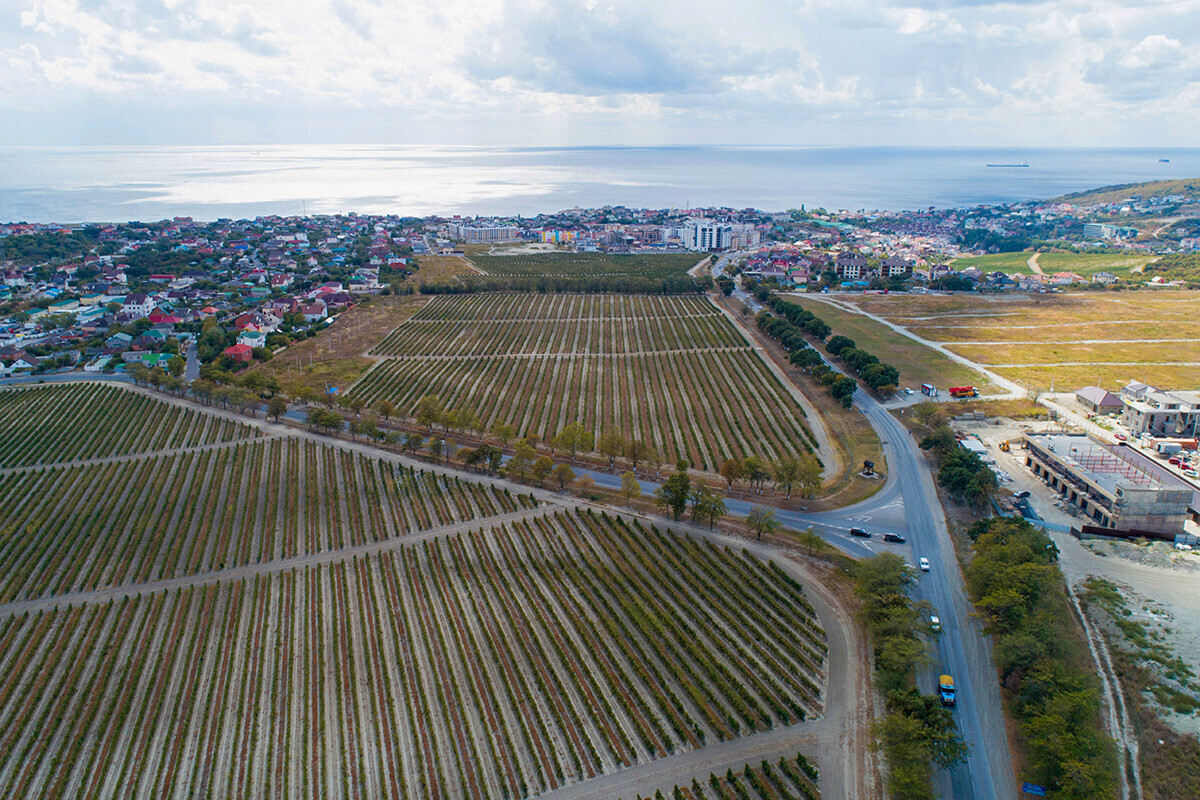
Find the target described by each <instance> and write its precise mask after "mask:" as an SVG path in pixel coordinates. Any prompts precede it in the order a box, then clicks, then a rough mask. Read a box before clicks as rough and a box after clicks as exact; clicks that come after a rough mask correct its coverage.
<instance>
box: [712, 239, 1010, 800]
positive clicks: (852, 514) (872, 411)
mask: <svg viewBox="0 0 1200 800" xmlns="http://www.w3.org/2000/svg"><path fill="white" fill-rule="evenodd" d="M736 255H737V254H733V255H731V256H730V257H728V258H722V259H721V261H720V262H718V264H717V265H716V267H714V269H713V275H714V276H719V275H720V274H721V272H722V271H723V270H724V268H725V266H726V264H727V262H728V261H729V260H730V259H731V258H733V257H736ZM734 294H735V296H736V297H737V298H738V299H739V300H741V301H742V302H743V303H745V304H746V305H747V306H749V307H750V308H751V310H752V311H755V312H757V311H758V310H760V309H761V308H762V306H761V305H760V304H759V303H758V302H757V301H756V300H755V299H754V298H753V297H751V296H750V295H748V294H747V293H746V292H745V291H744V290H742V289H741V287H740V284H739V286H738V288H737V289H736V290H735V292H734ZM868 316H871V315H868ZM879 321H881V322H884V323H885V324H887V323H886V320H879ZM889 327H892V328H893V329H896V330H897V332H898V333H902V334H905V335H909V336H911V334H908V333H907V332H906V331H904V330H903V329H899V328H897V326H893V325H889ZM826 363H829V362H826ZM829 365H830V367H832V368H833V369H838V367H837V366H836V365H834V364H829ZM839 371H840V370H839ZM998 383H1000V384H1001V385H1006V386H1007V387H1008V388H1010V389H1016V390H1018V391H1021V392H1022V394H1023V390H1020V387H1017V386H1015V385H1013V384H1011V383H1010V382H1008V381H1004V380H1003V379H1000V380H999V381H998ZM854 403H855V404H856V405H857V406H858V408H859V410H860V411H862V413H863V415H864V416H865V417H866V418H867V421H868V422H869V423H870V424H871V427H873V428H874V429H875V432H876V433H877V434H878V435H879V439H880V442H881V444H882V445H883V453H884V458H885V460H886V463H887V475H888V478H887V483H886V485H885V486H884V488H883V489H882V490H881V491H880V492H878V493H876V494H875V495H873V496H872V497H870V498H869V499H867V500H865V501H863V502H862V503H858V504H856V505H853V506H849V507H847V508H842V509H838V510H835V511H827V512H821V513H804V512H787V511H777V512H776V517H777V518H778V519H779V520H780V521H781V522H782V523H783V524H785V525H787V526H788V527H796V528H804V527H809V526H812V527H815V528H816V529H817V531H818V532H819V533H822V534H823V535H824V537H825V538H826V539H827V540H829V541H830V542H831V543H833V544H835V545H837V546H838V547H839V548H841V549H842V550H844V551H845V552H847V553H849V554H850V555H855V556H861V555H863V551H867V552H871V551H872V550H873V549H876V548H877V549H879V550H885V549H894V551H896V552H901V553H903V554H904V555H906V556H907V557H908V562H909V563H910V564H914V563H915V560H914V554H916V557H917V558H922V557H923V558H928V559H929V565H930V570H929V572H922V573H919V575H920V580H919V582H918V583H917V585H916V587H914V591H913V594H914V595H915V596H916V597H917V598H918V599H921V600H926V601H928V602H929V603H930V604H931V605H932V606H933V609H934V613H936V614H937V615H938V617H939V618H940V620H941V626H942V634H941V636H939V637H938V641H937V644H936V646H935V647H934V659H933V660H934V663H933V664H932V665H931V666H930V667H928V668H925V669H923V670H919V671H918V683H919V685H920V687H921V689H922V691H925V692H932V691H933V690H934V688H935V687H936V682H937V676H938V675H940V674H942V673H943V672H945V673H949V674H950V675H952V676H954V679H955V686H956V688H957V690H958V705H957V707H956V709H955V711H954V714H955V717H956V718H957V719H958V723H959V728H960V730H961V731H962V735H963V739H964V740H965V741H966V743H967V745H968V746H969V747H970V755H969V756H968V757H967V761H966V763H964V764H960V765H959V766H958V767H956V768H955V769H953V770H950V771H948V772H943V773H941V774H940V775H939V776H938V780H937V782H938V783H940V784H941V785H940V786H939V787H938V788H939V789H940V791H941V794H942V795H943V796H944V797H952V798H954V800H997V798H1004V799H1005V800H1007V798H1011V797H1016V796H1017V788H1016V782H1015V778H1014V776H1013V769H1012V763H1013V762H1012V756H1011V754H1010V752H1009V748H1008V738H1007V733H1006V728H1005V720H1004V708H1003V704H1002V701H1001V699H1000V687H999V684H998V681H997V677H996V670H995V667H994V666H993V661H992V652H991V643H990V640H989V639H988V638H986V636H985V635H984V634H983V631H982V630H981V628H980V626H979V623H978V622H977V621H976V620H975V618H974V617H973V615H972V612H973V607H972V605H971V603H970V600H969V599H968V598H967V595H966V591H965V587H964V585H963V579H962V573H961V572H960V570H959V568H958V559H957V557H956V556H955V553H954V546H953V544H952V543H951V541H950V536H949V532H948V531H947V529H946V518H945V515H944V513H943V511H942V507H941V501H940V499H939V498H938V494H937V489H936V486H935V484H934V479H933V474H932V472H931V470H930V467H929V463H928V462H927V461H926V460H925V456H924V455H923V454H922V453H921V452H920V449H919V448H918V447H917V443H916V442H915V441H914V440H913V438H912V436H910V435H909V433H908V430H907V429H906V428H905V427H904V426H903V425H902V424H901V423H900V421H899V420H897V419H896V418H895V417H893V416H892V414H891V413H890V412H889V411H888V410H887V409H885V408H884V407H883V405H882V404H881V403H880V402H879V401H878V400H876V399H875V398H874V397H873V396H872V395H870V394H868V393H867V392H865V391H863V390H862V389H861V388H859V389H857V390H855V392H854ZM727 504H728V505H729V509H730V511H731V512H733V513H744V509H741V508H738V506H739V505H743V504H739V503H734V502H728V503H727ZM851 526H854V527H861V528H865V529H867V530H869V531H871V532H872V533H873V534H875V536H879V535H880V534H881V533H882V532H884V531H893V532H896V533H902V534H904V535H905V536H906V537H907V539H908V541H907V542H906V543H905V544H904V545H885V544H883V543H882V541H881V540H879V539H877V538H874V537H873V538H871V539H869V540H866V541H864V540H862V539H851V538H850V537H849V535H848V529H849V528H850V527H851ZM867 542H870V544H868V543H867Z"/></svg>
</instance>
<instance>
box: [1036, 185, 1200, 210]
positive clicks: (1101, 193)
mask: <svg viewBox="0 0 1200 800" xmlns="http://www.w3.org/2000/svg"><path fill="white" fill-rule="evenodd" d="M1134 194H1136V195H1140V196H1141V197H1166V196H1168V195H1173V194H1180V195H1184V196H1186V197H1188V198H1190V199H1192V200H1200V178H1184V179H1182V180H1177V181H1147V182H1146V183H1122V184H1118V185H1116V186H1101V187H1100V188H1099V189H1089V190H1087V191H1086V192H1073V193H1071V194H1064V195H1062V196H1061V197H1054V198H1051V199H1049V200H1047V201H1046V202H1047V203H1070V204H1072V205H1077V206H1091V205H1099V204H1101V203H1117V202H1120V201H1121V200H1124V199H1125V198H1126V197H1129V196H1130V195H1134Z"/></svg>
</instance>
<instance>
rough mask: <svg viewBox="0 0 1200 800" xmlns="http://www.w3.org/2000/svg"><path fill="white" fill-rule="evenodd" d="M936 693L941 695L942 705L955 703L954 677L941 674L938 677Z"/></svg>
mask: <svg viewBox="0 0 1200 800" xmlns="http://www.w3.org/2000/svg"><path fill="white" fill-rule="evenodd" d="M938 693H939V694H941V696H942V705H944V706H952V705H954V704H955V701H956V697H955V694H956V693H955V690H954V678H951V677H950V676H949V675H943V676H942V677H940V678H938Z"/></svg>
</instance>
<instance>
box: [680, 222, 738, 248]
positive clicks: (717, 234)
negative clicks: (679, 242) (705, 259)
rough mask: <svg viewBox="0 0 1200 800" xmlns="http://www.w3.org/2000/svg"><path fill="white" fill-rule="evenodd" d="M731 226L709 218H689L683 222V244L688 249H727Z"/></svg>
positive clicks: (731, 231)
mask: <svg viewBox="0 0 1200 800" xmlns="http://www.w3.org/2000/svg"><path fill="white" fill-rule="evenodd" d="M732 243H733V226H732V225H730V224H729V223H728V222H717V221H715V220H711V219H689V220H688V221H687V222H685V223H684V224H683V246H684V247H686V248H687V249H688V250H702V251H707V250H728V249H729V247H730V246H731V245H732Z"/></svg>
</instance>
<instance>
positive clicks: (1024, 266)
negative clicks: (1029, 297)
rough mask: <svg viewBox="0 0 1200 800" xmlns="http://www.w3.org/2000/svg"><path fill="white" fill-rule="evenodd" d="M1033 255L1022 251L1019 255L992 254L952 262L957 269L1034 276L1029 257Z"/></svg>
mask: <svg viewBox="0 0 1200 800" xmlns="http://www.w3.org/2000/svg"><path fill="white" fill-rule="evenodd" d="M1032 255H1033V253H1031V252H1025V251H1021V252H1019V253H991V254H989V255H986V256H964V257H962V258H956V259H954V261H953V262H951V263H952V264H953V266H954V268H955V269H966V268H967V267H976V268H978V269H981V270H983V271H984V272H1005V273H1018V272H1023V273H1025V274H1026V275H1032V274H1033V272H1032V270H1030V269H1029V265H1028V263H1027V262H1028V261H1029V257H1030V256H1032Z"/></svg>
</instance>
